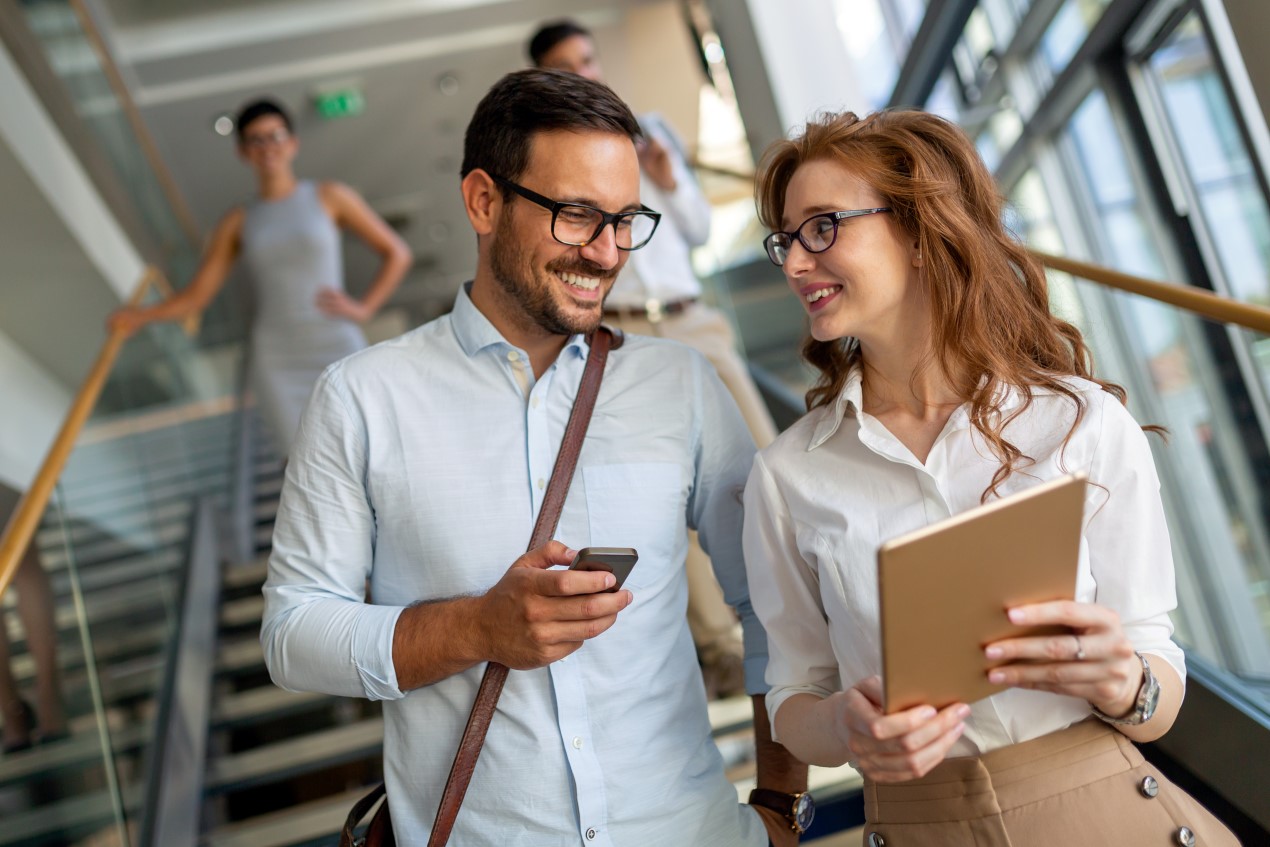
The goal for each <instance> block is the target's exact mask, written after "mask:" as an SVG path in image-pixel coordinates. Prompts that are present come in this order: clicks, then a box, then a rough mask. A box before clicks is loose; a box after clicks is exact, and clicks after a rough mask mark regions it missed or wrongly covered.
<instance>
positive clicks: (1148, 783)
mask: <svg viewBox="0 0 1270 847" xmlns="http://www.w3.org/2000/svg"><path fill="white" fill-rule="evenodd" d="M1138 790H1139V791H1141V792H1142V796H1143V797H1145V798H1147V799H1148V800H1150V799H1152V798H1154V797H1155V795H1157V794H1159V793H1160V783H1158V782H1156V781H1155V777H1153V776H1148V777H1144V778H1143V780H1142V784H1141V785H1139V786H1138Z"/></svg>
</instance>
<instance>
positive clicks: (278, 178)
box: [260, 169, 296, 200]
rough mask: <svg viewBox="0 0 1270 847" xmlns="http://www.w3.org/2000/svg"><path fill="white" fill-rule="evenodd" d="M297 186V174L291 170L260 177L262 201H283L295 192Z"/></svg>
mask: <svg viewBox="0 0 1270 847" xmlns="http://www.w3.org/2000/svg"><path fill="white" fill-rule="evenodd" d="M295 186H296V178H295V174H294V173H292V172H291V171H290V170H289V169H288V170H286V171H278V172H276V173H265V174H261V175H260V197H261V199H262V200H281V199H282V198H283V197H286V196H287V195H288V194H290V193H291V192H292V191H295Z"/></svg>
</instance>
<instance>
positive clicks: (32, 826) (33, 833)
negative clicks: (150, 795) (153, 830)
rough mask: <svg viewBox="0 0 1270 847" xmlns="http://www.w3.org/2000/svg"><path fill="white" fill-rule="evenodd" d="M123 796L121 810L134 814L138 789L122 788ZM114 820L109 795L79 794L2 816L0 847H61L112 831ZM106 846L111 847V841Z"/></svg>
mask: <svg viewBox="0 0 1270 847" xmlns="http://www.w3.org/2000/svg"><path fill="white" fill-rule="evenodd" d="M123 795H124V798H123V799H124V809H125V810H126V811H129V812H131V811H132V810H135V809H136V808H137V807H138V805H139V798H140V789H139V788H137V787H136V786H128V787H125V788H124V790H123ZM114 820H115V810H114V804H113V803H112V802H111V797H110V792H108V791H94V792H93V793H91V794H80V795H77V796H74V797H68V798H66V799H65V800H58V801H57V802H55V803H47V804H45V805H42V806H36V807H35V808H33V809H27V810H26V811H22V812H18V813H16V814H9V815H5V818H4V825H3V826H0V847H8V846H9V845H14V847H17V845H21V846H22V847H35V845H39V844H45V843H48V842H50V841H54V842H56V843H59V844H65V843H66V840H67V839H74V838H79V837H82V836H84V835H87V834H89V833H92V832H95V831H97V830H102V829H106V828H108V827H113V825H114ZM110 843H114V841H113V839H112V840H111V841H110Z"/></svg>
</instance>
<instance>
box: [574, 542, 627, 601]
mask: <svg viewBox="0 0 1270 847" xmlns="http://www.w3.org/2000/svg"><path fill="white" fill-rule="evenodd" d="M637 561H639V553H637V552H635V550H634V548H631V547H583V548H582V549H581V550H579V551H578V555H577V556H575V557H574V559H573V562H572V563H571V564H570V565H569V570H571V571H608V572H609V573H611V574H613V576H615V577H617V582H616V583H614V585H613V587H612V588H606V589H605V591H608V592H613V591H617V590H618V589H619V588H621V587H622V583H623V582H626V577H627V576H629V575H630V572H631V568H633V567H635V563H636V562H637Z"/></svg>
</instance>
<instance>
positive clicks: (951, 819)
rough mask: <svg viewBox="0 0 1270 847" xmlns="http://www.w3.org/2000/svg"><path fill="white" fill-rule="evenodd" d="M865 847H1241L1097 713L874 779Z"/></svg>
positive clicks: (867, 794) (867, 795)
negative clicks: (910, 776) (912, 773)
mask: <svg viewBox="0 0 1270 847" xmlns="http://www.w3.org/2000/svg"><path fill="white" fill-rule="evenodd" d="M864 814H865V817H866V819H867V820H868V825H867V826H866V827H865V830H864V844H865V847H963V845H964V847H1050V845H1053V847H1071V845H1074V844H1082V845H1083V844H1107V845H1112V844H1114V845H1139V844H1141V845H1159V847H1169V845H1191V844H1194V845H1196V847H1218V846H1219V845H1220V847H1238V844H1239V841H1238V839H1236V838H1235V836H1234V835H1233V834H1232V833H1231V832H1230V830H1228V829H1227V828H1226V827H1225V826H1223V825H1222V823H1221V822H1220V821H1219V820H1217V818H1215V817H1213V815H1212V814H1211V813H1209V812H1208V811H1207V810H1206V809H1205V808H1204V807H1203V806H1201V805H1200V804H1199V803H1197V802H1196V801H1195V800H1194V798H1192V797H1191V796H1190V795H1189V794H1187V793H1186V792H1184V791H1182V790H1181V789H1180V788H1178V787H1177V786H1175V785H1173V783H1171V782H1169V781H1168V780H1167V779H1165V778H1164V776H1163V775H1161V774H1160V772H1159V771H1157V770H1156V769H1155V768H1154V767H1153V766H1151V765H1150V764H1149V763H1147V762H1146V761H1145V760H1144V759H1143V758H1142V754H1141V753H1139V752H1138V749H1137V748H1136V747H1134V746H1133V743H1132V742H1130V741H1129V739H1127V738H1125V737H1124V736H1123V735H1122V734H1120V733H1119V732H1117V731H1116V730H1114V729H1112V728H1111V727H1110V726H1108V725H1106V724H1104V723H1102V722H1101V721H1098V720H1094V719H1090V720H1088V721H1084V722H1082V723H1079V724H1077V725H1075V726H1072V727H1068V728H1067V729H1064V730H1062V731H1060V732H1055V733H1051V734H1050V735H1045V736H1042V737H1041V738H1036V739H1033V740H1032V741H1025V742H1023V743H1022V744H1013V745H1011V746H1009V747H1003V748H1001V749H1000V750H993V751H992V752H990V753H988V754H986V755H984V756H976V757H966V758H955V759H948V760H946V761H944V762H943V763H942V764H940V765H939V766H938V767H936V768H935V769H934V770H933V771H931V772H930V773H928V774H927V775H926V776H924V777H922V778H921V779H915V780H912V781H911V782H905V783H900V784H895V785H892V784H881V785H879V784H877V783H874V782H873V781H872V780H866V781H865V784H864Z"/></svg>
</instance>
